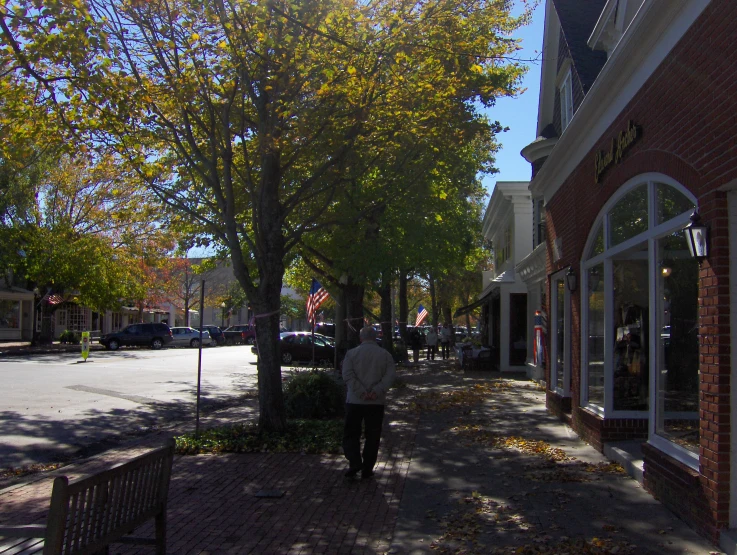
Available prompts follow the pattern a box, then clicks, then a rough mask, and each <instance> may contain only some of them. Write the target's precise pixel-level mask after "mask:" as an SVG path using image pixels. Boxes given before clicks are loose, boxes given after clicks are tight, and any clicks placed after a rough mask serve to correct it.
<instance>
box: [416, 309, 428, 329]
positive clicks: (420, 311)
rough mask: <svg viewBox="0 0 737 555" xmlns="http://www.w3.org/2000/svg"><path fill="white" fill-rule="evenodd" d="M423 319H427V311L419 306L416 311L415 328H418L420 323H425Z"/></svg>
mask: <svg viewBox="0 0 737 555" xmlns="http://www.w3.org/2000/svg"><path fill="white" fill-rule="evenodd" d="M425 318H427V309H426V308H425V307H424V306H422V305H420V307H419V308H418V309H417V319H416V320H415V326H419V325H420V324H422V322H424V321H425Z"/></svg>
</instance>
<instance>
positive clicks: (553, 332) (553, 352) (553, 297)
mask: <svg viewBox="0 0 737 555" xmlns="http://www.w3.org/2000/svg"><path fill="white" fill-rule="evenodd" d="M566 272H567V269H566V270H562V271H560V272H557V273H555V274H553V275H552V276H550V296H549V297H548V299H549V301H550V319H549V322H548V325H549V327H550V370H551V376H550V381H551V382H552V383H551V385H552V387H551V388H550V389H551V391H555V392H556V393H557V394H559V395H561V396H563V397H570V396H571V292H570V291H569V290H568V286H567V284H566ZM558 282H562V283H563V291H564V293H563V314H564V317H565V320H564V322H563V325H564V326H565V327H564V329H563V350H564V353H563V354H564V357H565V358H564V359H563V388H562V389H561V388H559V387H558V369H557V364H558V341H557V337H558V302H557V299H558V295H557V292H556V288H557V286H556V284H557V283H558ZM553 372H554V374H553Z"/></svg>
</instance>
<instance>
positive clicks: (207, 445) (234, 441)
mask: <svg viewBox="0 0 737 555" xmlns="http://www.w3.org/2000/svg"><path fill="white" fill-rule="evenodd" d="M342 439H343V422H342V421H341V420H289V421H287V429H286V430H285V431H284V432H283V433H277V432H266V431H261V432H260V433H259V429H258V425H256V424H236V425H234V426H222V427H219V428H211V429H208V430H205V431H203V432H202V433H201V434H200V435H199V437H197V436H195V434H184V435H182V436H178V437H177V438H176V440H177V453H180V454H183V455H196V454H198V453H225V452H230V453H330V454H335V453H340V451H341V445H342Z"/></svg>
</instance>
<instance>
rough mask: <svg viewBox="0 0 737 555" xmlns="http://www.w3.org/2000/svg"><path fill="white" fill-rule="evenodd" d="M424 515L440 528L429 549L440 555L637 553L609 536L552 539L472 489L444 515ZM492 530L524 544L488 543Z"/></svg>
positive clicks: (507, 506)
mask: <svg viewBox="0 0 737 555" xmlns="http://www.w3.org/2000/svg"><path fill="white" fill-rule="evenodd" d="M426 518H428V519H430V520H434V521H436V522H437V524H438V525H439V527H440V528H441V529H442V530H443V533H442V535H441V536H439V537H438V538H436V539H435V540H434V541H433V542H432V543H431V544H430V548H431V549H432V550H433V551H434V552H435V553H440V554H444V555H449V554H454V555H477V554H478V555H481V554H485V553H490V554H519V555H533V554H540V555H566V554H570V555H573V554H579V553H584V554H586V553H590V554H607V555H629V554H633V553H636V552H637V546H635V545H633V544H631V543H629V542H627V541H618V540H614V539H610V538H596V537H595V538H568V537H565V536H561V537H559V538H553V537H552V536H549V535H547V534H543V533H539V531H538V530H537V529H536V527H535V525H534V524H532V523H530V522H528V521H527V519H526V518H525V516H524V515H523V514H521V513H520V512H519V511H518V510H517V509H516V508H515V507H514V506H513V505H512V504H505V503H499V502H498V501H495V500H494V499H491V498H489V497H486V496H483V495H481V494H480V493H479V492H476V491H474V492H472V493H471V494H470V495H466V496H464V497H462V498H461V499H460V500H459V501H458V505H457V508H456V509H455V510H453V511H451V512H450V513H449V514H448V515H447V516H445V517H443V518H438V517H437V515H436V514H435V512H434V511H428V512H427V513H426ZM490 529H493V530H494V531H496V532H497V533H501V534H508V535H512V536H515V537H524V540H523V541H525V540H526V541H525V543H523V544H522V545H520V544H519V543H518V542H516V545H514V546H492V545H489V543H486V542H484V541H483V536H484V534H485V533H488V532H489V531H490Z"/></svg>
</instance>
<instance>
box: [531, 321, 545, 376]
mask: <svg viewBox="0 0 737 555" xmlns="http://www.w3.org/2000/svg"><path fill="white" fill-rule="evenodd" d="M534 331H535V349H534V350H533V353H532V360H533V363H534V364H535V366H543V365H544V364H545V359H546V357H547V354H548V352H547V347H546V344H545V336H546V334H547V333H548V317H547V315H546V314H545V313H544V312H543V311H541V310H536V311H535V327H534Z"/></svg>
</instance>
